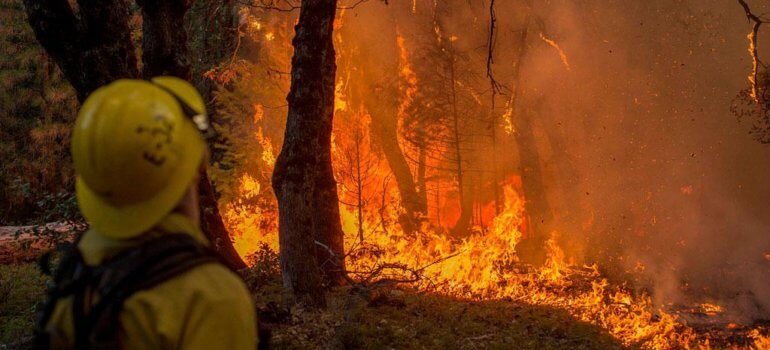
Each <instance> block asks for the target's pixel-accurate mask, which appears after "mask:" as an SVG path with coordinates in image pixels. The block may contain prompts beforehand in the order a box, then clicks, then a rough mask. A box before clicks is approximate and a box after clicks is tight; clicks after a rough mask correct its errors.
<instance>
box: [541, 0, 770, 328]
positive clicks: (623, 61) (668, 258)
mask: <svg viewBox="0 0 770 350" xmlns="http://www.w3.org/2000/svg"><path fill="white" fill-rule="evenodd" d="M536 8H537V13H538V16H540V17H541V18H542V20H543V22H544V23H545V24H546V27H547V32H548V34H549V36H550V37H553V38H556V39H555V40H556V42H558V43H559V44H560V46H561V47H562V48H563V49H564V50H565V52H566V53H567V55H568V56H569V59H570V63H571V70H570V71H565V70H564V69H561V70H559V65H560V62H559V59H558V54H557V53H555V52H553V50H551V49H549V48H548V47H547V46H543V47H542V48H541V49H539V50H538V51H537V52H536V53H534V54H533V55H532V56H530V57H529V63H528V64H529V65H530V68H529V69H527V81H528V84H529V85H530V89H532V90H536V91H538V92H539V93H541V94H542V95H543V96H544V98H545V99H546V102H543V104H544V107H543V111H542V114H541V116H542V121H541V127H543V128H556V127H561V125H563V129H564V133H565V135H566V137H567V139H568V140H569V147H568V149H569V154H570V156H571V158H572V160H573V162H574V164H575V167H576V170H577V173H578V178H579V179H580V180H579V181H578V182H579V186H580V188H581V192H582V193H583V194H584V195H585V200H586V202H587V203H588V206H589V208H590V209H589V210H590V211H591V215H592V216H593V217H594V218H595V219H594V221H593V225H591V227H590V229H589V230H588V232H587V234H588V235H589V236H590V237H589V239H588V241H589V242H591V244H592V246H591V248H590V249H589V250H590V251H591V252H589V254H591V253H592V254H591V255H592V257H593V258H595V259H599V260H600V263H601V264H603V266H605V267H606V268H607V270H608V272H610V273H613V274H615V275H616V276H626V277H627V276H628V275H632V276H635V277H637V281H636V282H637V286H638V287H642V288H647V289H649V290H651V292H652V294H653V296H654V300H655V301H656V302H658V303H659V304H670V303H679V302H681V303H686V302H693V301H696V302H705V301H712V302H718V303H721V304H724V305H723V306H726V309H727V310H728V312H729V313H732V314H731V315H728V316H729V317H731V318H733V319H737V320H742V321H746V320H748V319H751V318H757V317H764V318H766V317H768V316H770V302H769V301H770V294H768V293H770V287H769V285H768V283H767V281H768V280H770V261H768V260H767V258H766V254H767V253H768V252H770V218H769V217H768V215H766V213H768V212H769V210H770V201H768V197H769V196H768V195H770V182H769V181H767V175H768V171H770V149H768V148H767V147H766V146H763V145H760V144H758V143H756V142H754V141H753V140H752V138H751V137H750V136H749V134H748V130H749V125H742V124H739V123H738V122H737V120H736V118H735V116H733V115H732V114H731V112H730V105H731V103H732V101H733V99H734V98H735V96H736V95H737V93H738V92H739V91H740V90H742V89H745V88H746V87H747V80H746V76H747V74H748V72H749V71H750V64H749V59H748V55H747V53H746V47H747V41H746V39H745V37H746V34H747V32H748V30H749V25H748V24H747V22H746V20H745V17H744V15H743V12H742V10H741V9H740V7H739V6H737V4H734V3H732V2H698V1H645V2H628V1H598V0H597V1H588V2H580V3H579V4H578V3H571V2H566V1H549V2H544V3H541V4H540V5H536ZM757 8H758V9H759V8H760V7H757ZM559 176H560V174H558V173H554V174H552V176H551V178H553V179H555V180H556V181H559ZM568 205H574V203H571V204H568ZM565 231H567V233H572V234H579V231H577V230H571V229H569V228H565Z"/></svg>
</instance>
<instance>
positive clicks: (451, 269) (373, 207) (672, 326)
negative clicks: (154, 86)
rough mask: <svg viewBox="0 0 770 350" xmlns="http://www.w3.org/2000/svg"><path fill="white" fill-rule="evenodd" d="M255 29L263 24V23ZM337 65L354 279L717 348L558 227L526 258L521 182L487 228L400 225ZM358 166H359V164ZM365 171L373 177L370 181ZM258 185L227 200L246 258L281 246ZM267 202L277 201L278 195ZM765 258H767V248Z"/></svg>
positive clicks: (257, 118)
mask: <svg viewBox="0 0 770 350" xmlns="http://www.w3.org/2000/svg"><path fill="white" fill-rule="evenodd" d="M415 6H416V1H415V2H413V10H416V7H415ZM434 6H436V2H435V1H434ZM340 17H341V15H340ZM342 25H343V21H342V20H341V18H338V19H337V20H336V21H335V29H338V28H339V27H341V26H342ZM255 26H256V27H257V29H263V25H262V24H259V23H257V24H256V25H255ZM434 31H435V34H436V40H438V41H439V42H441V41H442V40H443V38H444V37H443V33H442V32H441V28H440V27H439V26H438V25H435V23H434ZM276 32H278V31H276ZM540 38H541V39H542V40H543V41H544V42H546V43H547V44H548V45H550V46H551V47H553V48H554V49H556V50H557V51H558V53H559V57H560V59H561V62H562V63H563V64H564V66H565V67H566V68H567V69H570V64H569V61H568V57H567V55H566V53H565V52H564V50H562V48H561V47H560V46H559V45H558V44H557V43H556V42H555V41H553V40H551V39H549V38H547V37H545V35H544V34H543V33H540ZM342 39H343V38H342V37H341V35H339V34H338V35H337V36H335V41H336V45H337V46H338V47H339V46H343V45H341V44H342ZM446 40H448V41H450V42H451V41H455V40H457V37H454V36H450V37H448V38H446ZM275 41H276V42H277V41H279V40H275ZM396 44H397V47H398V53H399V78H400V79H399V80H400V81H401V84H400V96H401V101H400V103H399V108H398V114H399V116H398V117H399V118H400V117H402V115H403V114H404V113H405V110H406V109H407V107H409V106H410V104H411V103H413V100H414V96H415V95H416V93H417V91H418V90H417V89H418V84H419V81H418V78H417V74H416V73H415V71H414V68H413V65H412V63H411V62H410V55H409V50H408V48H407V43H406V41H405V39H404V37H403V36H401V35H398V36H397V39H396ZM338 67H339V71H338V75H337V84H336V87H335V112H337V113H338V114H337V115H336V116H335V126H334V135H333V152H332V153H333V163H334V166H335V174H336V175H337V181H338V184H339V187H338V192H339V194H340V200H341V203H340V204H339V205H340V214H341V220H342V227H343V231H344V234H345V245H346V247H345V248H346V253H347V254H348V256H347V266H346V269H347V271H348V272H349V274H350V275H351V276H352V277H354V278H355V277H356V276H366V275H367V273H371V272H372V271H379V272H380V276H381V278H390V279H393V280H403V281H410V282H411V283H412V285H413V286H414V287H415V288H417V289H419V290H420V291H424V292H434V293H442V294H445V295H449V296H453V297H456V298H458V299H465V300H490V299H492V300H495V299H497V300H499V299H505V300H513V301H517V302H521V303H527V304H534V305H545V306H550V307H556V308H560V309H564V310H567V311H568V312H569V313H570V314H571V315H572V316H573V317H575V318H576V319H579V320H582V321H585V322H587V323H591V324H594V325H597V326H600V327H602V328H603V329H606V330H607V331H608V332H609V334H611V335H612V336H614V337H615V338H617V339H618V340H620V341H621V342H622V343H623V344H625V345H630V346H641V347H643V348H657V349H671V348H710V344H709V342H708V340H700V339H698V338H697V336H696V333H695V331H694V330H693V329H692V328H690V327H688V326H686V325H685V324H683V323H682V322H681V321H680V320H678V318H677V316H676V315H674V314H672V313H669V312H667V311H665V310H662V309H659V307H658V306H656V305H655V304H654V303H653V302H652V300H651V298H650V297H649V296H648V295H646V294H640V295H639V294H635V293H633V292H631V291H629V290H628V289H626V288H623V287H619V286H616V285H612V284H610V282H609V281H608V280H607V279H605V278H603V277H602V275H601V274H600V273H599V267H598V266H597V265H590V266H580V265H577V264H574V263H571V262H569V261H568V259H567V257H566V255H565V252H564V251H563V250H562V248H561V247H560V246H559V233H558V232H554V233H552V235H551V237H550V239H549V240H548V241H547V242H546V249H547V256H548V258H547V261H546V263H545V264H544V265H543V266H542V267H535V266H532V265H528V264H524V263H522V262H521V261H520V260H519V256H518V254H517V246H518V245H519V243H520V242H521V241H522V239H523V237H524V234H523V231H524V228H525V222H526V220H527V213H526V212H525V206H524V203H525V198H524V197H523V196H522V195H521V193H520V192H519V191H518V190H517V188H520V187H519V186H516V183H517V182H516V181H507V182H504V183H507V184H508V185H506V186H504V187H503V208H502V210H501V211H500V213H499V214H497V215H496V216H494V218H493V219H492V220H491V221H489V220H486V221H487V225H486V226H483V227H475V228H474V229H473V230H472V234H470V235H469V236H467V237H465V238H463V239H457V238H455V237H452V236H451V235H450V234H448V233H447V232H446V230H444V229H442V228H441V227H440V223H439V224H437V223H436V222H435V221H439V220H441V217H442V216H441V215H440V213H439V211H440V210H441V209H440V208H434V209H431V210H435V211H436V212H437V213H436V215H435V218H434V219H433V221H434V222H429V220H428V218H426V220H425V222H423V223H422V226H420V228H419V229H418V230H417V232H410V233H407V232H404V230H402V229H401V226H400V225H399V223H398V217H399V215H400V214H401V209H400V208H399V207H398V193H399V192H398V189H397V188H396V185H395V183H394V181H390V178H391V169H389V168H388V166H387V162H385V161H380V159H379V158H380V157H381V156H380V155H379V154H377V153H376V152H374V151H373V150H372V149H371V148H370V147H369V146H368V145H369V144H370V141H369V133H370V131H369V122H370V121H369V115H368V112H367V111H366V110H365V109H364V108H362V107H360V106H358V105H357V104H356V102H355V101H354V99H348V96H349V95H348V91H347V89H348V87H349V85H351V84H352V82H350V79H353V78H352V77H353V76H354V75H352V74H351V70H352V69H353V68H352V67H351V66H350V65H349V64H338ZM350 96H352V94H351V95H350ZM506 108H507V112H506V113H505V115H504V116H503V123H504V129H505V131H506V132H507V133H509V134H510V133H512V132H514V131H515V130H514V123H513V120H512V118H513V113H514V109H513V108H514V106H512V105H511V102H509V105H508V106H506ZM254 109H255V111H256V112H255V115H254V123H255V124H257V125H259V123H261V122H262V121H263V114H264V110H263V107H262V106H261V105H256V106H255V108H254ZM345 118H347V119H345ZM343 119H344V121H341V120H343ZM351 121H354V123H351ZM256 130H257V132H256V133H255V134H254V135H253V137H254V138H255V140H256V141H257V142H258V143H259V145H260V146H261V149H262V151H261V152H262V153H261V154H254V155H253V156H254V157H256V158H260V159H261V162H262V163H264V164H265V166H266V168H267V169H266V171H267V170H271V169H272V166H273V165H274V163H275V153H274V149H273V144H272V142H271V140H270V139H269V137H267V136H266V135H265V133H264V131H263V129H262V128H256ZM404 148H406V147H404ZM351 162H353V163H351ZM362 164H364V166H365V167H367V168H369V169H368V170H366V169H365V172H366V171H368V175H366V174H365V175H361V171H360V170H361V169H360V166H361V165H362ZM356 166H358V167H359V169H355V167H356ZM345 167H350V169H345ZM355 170H359V171H358V174H359V175H358V177H357V178H356V177H355V176H353V179H352V180H351V177H350V176H342V173H344V172H346V171H347V173H354V172H355ZM362 176H369V178H368V179H367V180H366V181H364V180H362ZM513 176H514V177H516V176H517V175H513ZM355 180H357V181H359V183H355ZM260 181H264V179H263V180H260V179H258V178H257V177H254V176H251V175H249V174H244V175H242V176H240V178H239V179H238V182H237V185H236V186H237V190H238V191H237V192H238V197H237V198H235V199H233V200H228V201H223V202H221V203H220V209H221V212H222V215H223V218H224V221H225V224H226V225H227V227H228V229H229V230H230V232H231V234H232V236H233V240H234V245H235V248H236V250H237V251H238V253H239V254H241V256H244V257H247V256H248V255H249V254H251V253H253V252H255V251H257V250H258V249H259V248H260V247H261V246H265V245H266V246H267V247H269V248H270V249H273V250H275V251H277V250H278V232H277V221H278V220H277V219H278V217H277V212H276V209H275V206H274V205H273V206H270V205H254V204H253V203H254V202H259V199H260V198H261V197H262V196H265V195H268V194H269V191H270V186H269V183H267V182H265V183H260ZM437 181H441V180H437ZM362 183H365V185H362ZM681 191H682V193H684V194H690V193H692V187H691V186H689V187H683V188H682V190H681ZM448 192H449V191H444V192H442V193H441V195H442V196H443V197H441V198H437V201H436V202H437V203H457V202H456V200H455V199H452V198H451V197H450V196H451V194H450V193H448ZM268 197H269V196H268ZM269 199H270V200H273V201H274V198H272V197H269ZM437 206H438V205H437ZM589 212H590V213H591V216H590V217H589V218H587V219H586V221H585V222H583V223H582V225H583V227H582V229H583V230H588V229H590V228H591V227H592V225H593V220H594V218H593V211H592V210H589ZM576 229H580V228H576ZM765 258H767V259H768V260H770V254H768V255H766V256H765ZM640 266H641V267H640V268H642V269H643V268H644V267H643V265H640ZM415 273H417V274H419V276H420V278H419V279H414V274H415ZM700 310H701V311H702V312H703V313H705V314H709V315H716V314H719V313H722V312H723V308H722V307H721V306H719V305H716V304H708V303H704V304H701V305H700ZM750 337H751V341H753V342H754V343H753V344H752V345H753V346H754V347H755V348H758V349H762V348H768V347H770V340H768V337H767V336H764V335H762V334H761V333H760V332H759V331H757V330H755V331H753V332H752V333H751V334H750Z"/></svg>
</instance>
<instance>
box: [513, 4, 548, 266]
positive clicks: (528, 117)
mask: <svg viewBox="0 0 770 350" xmlns="http://www.w3.org/2000/svg"><path fill="white" fill-rule="evenodd" d="M529 22H530V21H529V15H528V16H527V19H526V20H525V21H524V28H523V30H522V31H521V37H520V39H519V40H520V41H519V52H518V57H517V60H516V66H515V68H514V76H513V79H514V81H515V84H516V87H515V88H514V91H513V93H512V95H511V108H513V115H512V117H511V119H512V121H513V125H514V130H516V131H515V132H514V139H515V141H516V145H517V148H518V152H519V160H520V163H519V174H521V184H522V191H523V192H524V198H525V204H524V205H525V210H526V212H527V214H528V218H529V221H528V225H527V234H528V237H526V238H527V239H525V241H523V242H521V243H520V244H519V246H517V250H518V251H519V254H520V256H521V257H522V258H523V259H525V260H528V261H530V262H533V263H542V262H544V261H545V255H544V252H543V248H544V245H543V244H544V243H545V239H546V237H547V236H546V234H547V233H548V231H549V230H550V229H551V225H552V222H553V213H552V211H551V206H550V205H549V203H548V198H547V196H546V190H545V185H544V183H543V174H542V169H541V164H540V153H539V151H538V148H537V142H536V140H535V135H534V131H533V125H532V112H531V111H530V110H528V109H526V108H520V107H519V105H520V100H521V94H522V88H521V85H522V84H521V79H520V72H521V65H522V61H523V59H524V57H525V55H526V47H527V38H528V34H529Z"/></svg>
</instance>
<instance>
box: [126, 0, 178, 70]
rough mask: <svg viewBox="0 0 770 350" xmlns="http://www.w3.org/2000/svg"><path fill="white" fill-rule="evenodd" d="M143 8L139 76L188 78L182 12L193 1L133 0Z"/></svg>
mask: <svg viewBox="0 0 770 350" xmlns="http://www.w3.org/2000/svg"><path fill="white" fill-rule="evenodd" d="M136 2H137V3H138V4H139V6H141V7H142V61H143V62H144V67H143V70H142V75H143V76H144V78H145V79H150V78H153V77H157V76H159V75H173V76H176V77H179V78H182V79H185V80H190V78H191V75H192V66H191V65H190V57H189V54H190V53H189V50H188V49H187V31H185V30H184V28H185V23H184V15H185V13H187V10H188V9H189V8H190V6H191V5H192V0H163V1H159V0H136Z"/></svg>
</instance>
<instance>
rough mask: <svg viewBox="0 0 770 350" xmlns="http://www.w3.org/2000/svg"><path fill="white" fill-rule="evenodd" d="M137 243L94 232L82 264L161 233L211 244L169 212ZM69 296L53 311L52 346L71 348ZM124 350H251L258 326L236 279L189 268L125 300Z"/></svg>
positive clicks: (220, 269)
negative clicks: (176, 234)
mask: <svg viewBox="0 0 770 350" xmlns="http://www.w3.org/2000/svg"><path fill="white" fill-rule="evenodd" d="M158 228H159V229H158V230H155V231H153V232H151V233H148V234H147V235H143V237H142V239H140V240H114V239H109V238H106V237H104V236H103V235H100V234H99V233H98V232H94V231H93V230H91V231H88V232H86V233H85V234H84V236H83V238H82V239H81V240H80V243H79V244H78V249H79V250H80V252H81V255H82V256H83V260H84V261H85V263H86V264H87V265H89V266H97V265H99V264H100V263H101V262H103V261H104V260H106V259H108V258H110V257H112V256H114V255H115V254H117V253H119V252H121V251H123V250H125V249H128V248H131V247H134V246H137V245H138V244H140V243H142V242H143V241H144V240H146V239H149V238H152V237H158V235H162V234H164V233H163V232H173V233H187V234H189V235H191V236H192V237H194V238H195V240H197V241H199V242H200V243H202V244H205V245H209V244H210V243H209V242H208V240H207V239H206V237H205V236H204V235H203V233H202V232H201V231H200V230H199V229H198V228H197V227H196V226H195V225H194V224H193V223H192V222H191V221H190V220H189V219H188V218H187V217H185V216H183V215H179V214H170V215H169V216H167V217H166V218H165V219H164V220H163V221H162V222H161V223H160V224H159V225H158ZM72 300H73V298H72V297H71V296H70V297H68V298H66V299H62V300H60V301H59V302H58V303H57V304H56V306H55V307H54V311H53V314H52V316H51V318H50V320H49V322H48V324H47V327H46V330H47V331H48V332H49V334H51V339H50V340H51V348H52V349H57V348H71V347H72V346H73V344H74V341H75V337H74V323H73V319H72V318H73V312H72ZM120 327H121V329H120V339H121V344H122V346H123V348H124V349H147V350H151V349H185V350H197V349H200V350H216V349H223V350H224V349H227V350H240V349H249V350H253V349H255V348H256V346H257V326H256V316H255V311H254V305H253V302H252V299H251V297H250V295H249V293H248V290H247V289H246V286H245V285H244V284H243V282H242V281H241V279H240V278H238V276H236V275H235V274H234V273H233V272H231V271H230V270H228V269H227V268H226V267H224V266H221V265H219V264H203V265H199V266H196V267H193V268H192V269H190V270H189V271H186V272H184V273H182V274H180V275H178V276H176V277H173V278H172V279H170V280H168V281H165V282H163V283H161V284H159V285H157V286H155V287H153V288H151V289H148V290H143V291H139V292H137V293H135V294H134V295H132V296H131V297H129V298H128V299H127V300H126V301H125V303H124V304H123V310H122V312H121V314H120Z"/></svg>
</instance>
